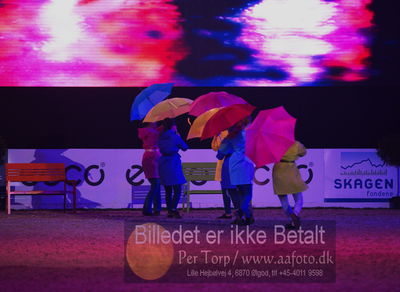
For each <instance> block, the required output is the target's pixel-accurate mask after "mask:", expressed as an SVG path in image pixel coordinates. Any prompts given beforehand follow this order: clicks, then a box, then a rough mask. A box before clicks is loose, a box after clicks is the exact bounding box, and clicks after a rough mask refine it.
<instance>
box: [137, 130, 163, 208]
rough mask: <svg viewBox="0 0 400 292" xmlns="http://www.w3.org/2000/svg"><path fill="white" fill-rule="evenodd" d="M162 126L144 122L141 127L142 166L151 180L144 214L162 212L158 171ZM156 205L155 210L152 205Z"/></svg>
mask: <svg viewBox="0 0 400 292" xmlns="http://www.w3.org/2000/svg"><path fill="white" fill-rule="evenodd" d="M161 131H162V126H159V127H158V123H143V127H141V128H139V130H138V135H139V139H140V140H142V142H143V148H144V153H143V157H142V167H143V171H144V175H145V177H146V179H147V180H148V181H149V182H150V190H149V192H148V193H147V196H146V199H145V201H144V204H143V215H144V216H153V215H155V216H158V215H160V212H161V192H160V176H159V173H158V160H159V158H160V156H161V154H160V151H159V149H158V139H159V136H160V132H161ZM153 205H154V212H152V207H153Z"/></svg>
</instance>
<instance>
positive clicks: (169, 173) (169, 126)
mask: <svg viewBox="0 0 400 292" xmlns="http://www.w3.org/2000/svg"><path fill="white" fill-rule="evenodd" d="M162 125H163V131H162V132H161V134H160V138H159V141H158V146H159V148H160V152H161V157H160V159H159V165H158V169H159V173H160V181H161V184H162V185H163V186H164V188H165V200H166V203H167V209H168V215H167V216H168V217H169V218H178V219H179V218H182V217H181V215H180V214H179V211H178V210H177V206H178V203H179V200H180V197H181V193H182V184H184V183H186V179H185V176H184V174H183V171H182V162H181V156H180V155H179V153H178V152H179V150H183V151H186V150H187V149H188V148H189V147H188V145H187V144H186V143H185V142H184V141H183V140H182V138H181V137H180V136H179V135H178V134H177V132H176V125H175V122H174V120H173V119H170V118H166V119H164V120H163V121H162ZM172 192H173V193H174V195H172Z"/></svg>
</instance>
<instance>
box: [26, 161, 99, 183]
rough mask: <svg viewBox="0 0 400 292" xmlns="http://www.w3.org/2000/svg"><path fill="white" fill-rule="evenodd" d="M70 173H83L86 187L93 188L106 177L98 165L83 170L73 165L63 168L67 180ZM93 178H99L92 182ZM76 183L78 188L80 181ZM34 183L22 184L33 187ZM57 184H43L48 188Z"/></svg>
mask: <svg viewBox="0 0 400 292" xmlns="http://www.w3.org/2000/svg"><path fill="white" fill-rule="evenodd" d="M71 171H72V172H73V171H77V172H79V173H82V171H83V179H84V181H85V182H86V183H87V184H88V185H90V186H93V187H95V186H98V185H100V184H101V183H102V182H103V181H104V179H105V177H106V174H105V172H104V170H103V169H102V168H101V167H100V166H99V165H96V164H92V165H89V166H88V167H86V168H85V169H84V170H83V169H82V168H81V167H80V166H78V165H73V164H72V165H69V166H67V167H66V168H65V172H66V174H67V178H69V177H71V175H68V173H69V172H71ZM96 172H98V174H99V175H96V176H95V175H94V174H95V173H96ZM93 177H99V178H98V179H97V180H93ZM76 181H77V185H78V186H79V185H80V184H81V183H82V179H76ZM36 183H37V182H23V184H24V185H26V186H34V185H36ZM58 183H59V182H51V181H48V182H45V184H46V185H48V186H55V185H57V184H58ZM68 185H71V183H68Z"/></svg>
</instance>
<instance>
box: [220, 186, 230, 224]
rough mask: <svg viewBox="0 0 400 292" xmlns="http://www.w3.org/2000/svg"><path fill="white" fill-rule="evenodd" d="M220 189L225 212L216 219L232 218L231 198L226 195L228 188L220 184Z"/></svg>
mask: <svg viewBox="0 0 400 292" xmlns="http://www.w3.org/2000/svg"><path fill="white" fill-rule="evenodd" d="M221 191H222V200H223V202H224V211H225V213H224V214H223V215H222V216H219V217H218V219H228V218H232V215H231V214H232V209H231V198H230V197H229V195H228V190H227V189H225V188H223V187H222V186H221Z"/></svg>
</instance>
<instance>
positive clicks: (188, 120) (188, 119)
mask: <svg viewBox="0 0 400 292" xmlns="http://www.w3.org/2000/svg"><path fill="white" fill-rule="evenodd" d="M187 122H188V124H189V126H191V125H192V123H191V122H190V118H189V117H188V118H187Z"/></svg>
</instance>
